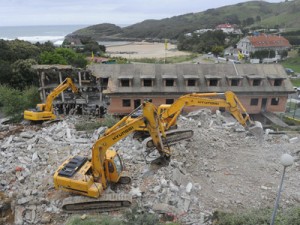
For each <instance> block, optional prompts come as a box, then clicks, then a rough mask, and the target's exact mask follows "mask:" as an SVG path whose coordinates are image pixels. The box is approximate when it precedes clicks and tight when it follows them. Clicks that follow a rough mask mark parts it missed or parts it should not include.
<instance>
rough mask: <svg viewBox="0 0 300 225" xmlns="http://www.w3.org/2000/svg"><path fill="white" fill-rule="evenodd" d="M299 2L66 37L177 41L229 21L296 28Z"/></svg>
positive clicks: (254, 4) (99, 28) (245, 6)
mask: <svg viewBox="0 0 300 225" xmlns="http://www.w3.org/2000/svg"><path fill="white" fill-rule="evenodd" d="M299 11H300V0H295V1H290V2H280V3H268V2H263V1H250V2H245V3H238V4H235V5H229V6H224V7H220V8H216V9H208V10H206V11H204V12H199V13H189V14H185V15H180V16H174V17H171V18H165V19H161V20H145V21H143V22H140V23H137V24H134V25H131V26H128V27H125V28H120V27H118V26H116V25H113V24H104V25H103V24H99V25H94V26H90V27H87V28H83V29H80V30H78V31H75V32H74V33H72V34H70V35H69V36H74V35H79V36H81V35H82V36H90V37H92V38H94V39H95V40H98V41H99V40H104V39H110V40H111V39H147V38H149V39H156V38H157V39H164V38H169V39H177V38H178V37H179V36H180V35H182V34H183V33H187V32H192V31H194V30H197V29H201V28H213V27H215V26H216V25H218V24H221V23H224V22H228V23H231V24H237V25H240V26H241V27H251V26H255V27H269V28H270V27H273V28H286V29H288V30H293V29H298V28H299V25H298V21H299V19H300V14H299Z"/></svg>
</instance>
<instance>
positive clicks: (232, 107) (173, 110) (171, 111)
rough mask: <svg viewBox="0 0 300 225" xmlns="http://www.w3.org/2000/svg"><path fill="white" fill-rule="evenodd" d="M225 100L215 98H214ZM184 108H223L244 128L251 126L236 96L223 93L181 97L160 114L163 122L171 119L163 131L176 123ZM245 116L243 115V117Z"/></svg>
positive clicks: (228, 92) (231, 93)
mask: <svg viewBox="0 0 300 225" xmlns="http://www.w3.org/2000/svg"><path fill="white" fill-rule="evenodd" d="M222 96H223V97H225V98H216V97H222ZM185 106H205V107H218V108H225V109H226V110H227V111H229V112H230V113H231V114H232V115H233V116H234V117H235V119H236V120H237V121H238V122H239V123H240V124H241V125H243V126H244V127H246V126H247V125H252V124H253V122H252V121H251V119H250V117H249V115H248V113H247V112H246V110H245V108H244V107H243V105H242V104H241V102H240V101H239V99H238V98H237V96H236V95H235V94H234V93H233V92H231V91H227V92H225V93H203V94H202V93H193V94H188V95H184V96H181V97H180V98H178V99H177V100H176V101H175V102H174V103H173V104H172V105H170V107H169V108H167V109H166V110H165V111H163V112H162V114H161V115H160V117H161V119H162V120H163V121H167V119H169V118H171V119H170V120H169V121H167V123H166V125H165V130H168V129H169V128H170V127H171V126H172V125H173V124H175V123H176V120H177V118H178V116H179V115H180V113H181V111H182V109H183V108H184V107H185ZM243 114H245V115H243Z"/></svg>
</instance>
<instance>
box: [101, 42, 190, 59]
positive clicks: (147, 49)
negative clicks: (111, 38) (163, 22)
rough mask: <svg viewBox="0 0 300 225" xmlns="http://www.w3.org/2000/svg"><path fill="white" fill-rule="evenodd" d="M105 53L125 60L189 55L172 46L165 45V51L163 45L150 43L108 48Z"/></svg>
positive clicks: (135, 43) (133, 43) (134, 43)
mask: <svg viewBox="0 0 300 225" xmlns="http://www.w3.org/2000/svg"><path fill="white" fill-rule="evenodd" d="M106 52H107V54H109V55H110V56H112V57H123V58H127V59H134V58H136V59H139V58H164V57H173V56H181V55H189V54H190V53H188V52H183V51H178V50H177V46H176V45H174V44H170V43H168V44H167V49H165V44H164V43H158V42H154V43H150V42H132V43H129V44H124V45H118V46H108V47H106Z"/></svg>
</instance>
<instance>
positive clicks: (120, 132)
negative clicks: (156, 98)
mask: <svg viewBox="0 0 300 225" xmlns="http://www.w3.org/2000/svg"><path fill="white" fill-rule="evenodd" d="M142 108H143V115H142V116H140V117H137V118H135V119H133V120H132V121H131V122H130V123H127V124H126V123H124V121H125V120H126V118H123V119H122V120H120V121H119V122H118V123H117V124H115V125H114V126H113V127H112V128H110V129H109V130H108V131H107V132H106V133H105V134H104V135H103V136H102V137H100V138H99V139H98V140H97V141H96V142H95V144H94V145H93V148H92V170H93V177H94V178H95V179H96V180H97V179H99V178H100V177H101V183H102V185H103V187H104V188H106V185H107V184H106V182H107V181H106V176H105V171H104V168H103V165H104V161H105V159H106V154H107V150H108V149H109V148H110V147H111V146H112V145H114V144H115V143H117V142H118V141H120V140H121V139H123V138H125V137H127V136H128V135H129V134H131V133H132V132H134V131H135V130H136V129H137V128H138V127H139V126H141V125H142V124H146V126H147V129H148V131H149V134H150V135H151V138H152V140H153V143H154V145H155V147H156V148H157V150H158V151H159V152H160V153H161V154H162V155H164V154H167V153H169V150H168V148H165V147H164V146H163V144H162V140H161V133H160V131H159V126H160V125H159V124H160V121H159V119H158V116H157V108H156V106H155V105H153V104H152V103H151V102H144V103H143V105H142Z"/></svg>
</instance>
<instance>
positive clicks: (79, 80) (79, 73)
mask: <svg viewBox="0 0 300 225" xmlns="http://www.w3.org/2000/svg"><path fill="white" fill-rule="evenodd" d="M78 85H79V87H80V88H81V85H82V84H81V72H80V71H78Z"/></svg>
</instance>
